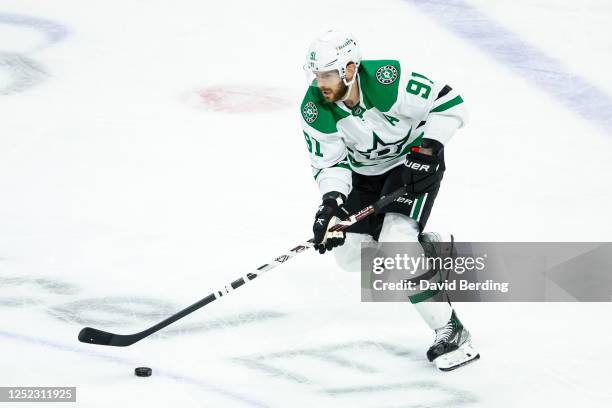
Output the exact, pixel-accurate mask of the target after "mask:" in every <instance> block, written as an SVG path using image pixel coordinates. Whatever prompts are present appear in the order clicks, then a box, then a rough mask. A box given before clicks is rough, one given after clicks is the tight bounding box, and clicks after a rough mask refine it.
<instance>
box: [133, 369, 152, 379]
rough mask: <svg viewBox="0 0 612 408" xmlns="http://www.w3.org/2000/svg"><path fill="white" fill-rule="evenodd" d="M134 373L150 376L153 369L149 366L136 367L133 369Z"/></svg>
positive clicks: (139, 375)
mask: <svg viewBox="0 0 612 408" xmlns="http://www.w3.org/2000/svg"><path fill="white" fill-rule="evenodd" d="M134 374H136V376H138V377H150V376H151V374H153V370H151V369H150V368H149V367H136V368H135V369H134Z"/></svg>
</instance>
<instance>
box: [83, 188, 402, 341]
mask: <svg viewBox="0 0 612 408" xmlns="http://www.w3.org/2000/svg"><path fill="white" fill-rule="evenodd" d="M405 193H406V187H405V186H404V187H402V188H400V189H398V190H396V191H394V192H393V193H391V194H389V195H387V196H384V197H381V198H380V199H379V200H378V201H376V202H375V203H374V204H372V205H369V206H368V207H366V208H364V209H363V210H361V211H359V212H358V213H356V214H353V215H351V216H350V217H349V219H348V220H346V221H341V222H340V223H338V224H336V225H334V226H333V227H332V228H330V231H344V230H346V229H347V228H348V227H350V226H351V225H353V224H355V223H356V222H358V221H361V220H363V219H364V218H366V217H368V216H369V215H371V214H373V213H374V212H376V211H378V210H380V209H381V208H383V207H385V206H387V205H389V204H390V203H392V202H393V201H395V200H396V199H398V198H399V197H401V196H403V195H404V194H405ZM313 246H314V242H313V240H312V239H309V240H308V241H305V242H302V243H301V244H300V245H298V246H296V247H295V248H293V249H291V250H289V252H286V253H284V254H282V255H281V256H279V257H277V258H274V260H272V261H271V262H270V263H267V264H263V265H262V266H260V267H259V268H257V270H256V271H255V272H251V273H247V274H246V275H244V276H242V277H240V278H238V279H236V280H235V281H233V282H232V283H230V284H229V285H225V287H224V288H223V289H221V290H219V291H215V292H213V293H211V294H210V295H208V296H206V297H205V298H204V299H201V300H199V301H198V302H196V303H194V304H193V305H191V306H189V307H187V308H185V309H183V310H181V311H180V312H178V313H176V314H174V315H172V316H170V317H168V318H167V319H166V320H164V321H161V322H159V323H157V324H156V325H155V326H152V327H149V328H148V329H146V330H144V331H141V332H140V333H134V334H115V333H109V332H105V331H102V330H98V329H94V328H92V327H85V328H83V329H82V330H81V331H80V332H79V341H80V342H82V343H91V344H100V345H103V346H118V347H125V346H130V345H132V344H134V343H136V342H137V341H140V340H142V339H144V338H145V337H147V336H150V335H151V334H153V333H155V332H157V331H159V330H161V329H163V328H164V327H166V326H168V325H170V324H172V323H174V322H176V321H177V320H179V319H182V318H183V317H185V316H187V315H188V314H190V313H192V312H194V311H196V310H198V309H199V308H201V307H203V306H206V305H207V304H209V303H211V302H214V301H215V300H217V299H219V298H220V297H222V296H223V295H226V294H228V293H230V292H231V291H233V290H234V289H237V288H239V287H240V286H242V285H244V284H245V283H247V282H249V281H252V280H253V279H255V278H257V277H258V276H261V275H263V274H264V273H265V272H267V271H269V270H271V269H274V268H276V267H277V266H279V265H280V264H282V263H284V262H286V261H288V260H289V259H291V258H293V257H294V256H296V255H298V254H300V253H302V252H303V251H305V250H306V249H308V248H311V247H313Z"/></svg>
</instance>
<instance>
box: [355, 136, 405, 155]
mask: <svg viewBox="0 0 612 408" xmlns="http://www.w3.org/2000/svg"><path fill="white" fill-rule="evenodd" d="M410 133H412V129H410V130H409V131H408V134H407V135H406V136H405V137H404V138H402V139H400V140H398V141H396V142H391V143H385V142H384V141H383V140H382V139H381V138H380V137H379V136H378V135H377V134H376V132H372V134H373V141H372V148H371V149H368V150H364V151H361V150H358V149H355V150H357V152H359V154H361V155H362V156H364V157H366V158H367V159H369V160H378V159H384V158H388V157H393V156H397V155H398V154H399V152H400V151H401V150H402V147H403V146H404V144H405V143H406V141H407V140H408V138H409V137H410Z"/></svg>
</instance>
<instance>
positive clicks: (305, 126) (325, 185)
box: [301, 60, 466, 195]
mask: <svg viewBox="0 0 612 408" xmlns="http://www.w3.org/2000/svg"><path fill="white" fill-rule="evenodd" d="M357 78H358V79H357V83H356V86H359V95H360V102H359V105H356V106H355V107H353V108H352V109H350V108H348V107H347V106H346V105H345V104H344V103H343V102H336V103H328V102H326V101H325V99H324V98H323V95H322V94H321V92H320V91H319V89H318V88H317V86H316V82H315V83H313V85H312V86H309V88H308V91H307V92H306V96H305V97H304V100H303V101H302V105H301V113H302V130H303V133H304V138H305V139H306V145H307V147H308V151H309V153H310V160H311V164H312V172H313V176H314V178H315V180H316V181H317V182H318V184H319V189H320V191H321V194H325V193H327V192H329V191H339V192H341V193H342V194H344V195H348V193H349V192H350V190H351V187H352V182H351V180H352V176H351V172H353V171H354V172H356V173H359V174H363V175H378V174H383V173H385V172H387V171H389V170H390V169H392V168H394V167H396V166H399V165H401V164H402V163H403V159H404V156H405V155H406V153H407V152H408V151H409V150H410V148H411V147H412V146H418V145H420V142H421V138H423V137H427V138H429V139H435V140H437V141H439V142H440V143H442V144H445V143H446V142H448V140H449V139H450V137H451V136H452V135H453V133H454V132H455V130H456V129H457V128H459V127H462V126H463V125H464V123H465V121H466V113H465V109H464V103H463V99H462V98H461V96H459V95H458V94H457V93H456V92H455V91H454V90H453V89H452V88H451V87H450V86H448V85H444V84H439V83H434V82H433V81H431V80H430V79H429V78H427V77H425V76H423V75H421V74H418V73H416V72H411V71H404V70H402V67H401V65H400V63H399V62H398V61H395V60H376V61H373V60H371V61H368V60H365V61H362V62H361V64H360V66H359V70H358V77H357ZM315 81H316V80H315Z"/></svg>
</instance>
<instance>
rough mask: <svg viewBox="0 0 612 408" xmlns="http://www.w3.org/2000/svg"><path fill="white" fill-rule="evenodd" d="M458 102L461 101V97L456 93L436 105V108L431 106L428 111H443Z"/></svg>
mask: <svg viewBox="0 0 612 408" xmlns="http://www.w3.org/2000/svg"><path fill="white" fill-rule="evenodd" d="M460 103H463V98H461V96H459V95H457V96H455V97H454V98H453V99H451V100H450V101H447V102H444V103H443V104H441V105H438V106H437V107H436V108H433V109H432V110H430V111H429V113H436V112H444V111H445V110H448V109H450V108H452V107H454V106H457V105H459V104H460Z"/></svg>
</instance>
